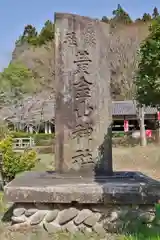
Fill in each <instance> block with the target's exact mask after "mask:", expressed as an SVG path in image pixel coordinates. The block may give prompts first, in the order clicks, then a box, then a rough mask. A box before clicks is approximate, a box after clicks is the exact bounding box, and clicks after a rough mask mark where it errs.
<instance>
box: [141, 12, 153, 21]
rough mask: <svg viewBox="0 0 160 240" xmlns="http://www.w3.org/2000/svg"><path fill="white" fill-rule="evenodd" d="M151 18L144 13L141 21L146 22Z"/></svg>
mask: <svg viewBox="0 0 160 240" xmlns="http://www.w3.org/2000/svg"><path fill="white" fill-rule="evenodd" d="M151 19H152V17H151V15H150V14H149V13H144V14H143V17H142V21H144V22H148V21H151Z"/></svg>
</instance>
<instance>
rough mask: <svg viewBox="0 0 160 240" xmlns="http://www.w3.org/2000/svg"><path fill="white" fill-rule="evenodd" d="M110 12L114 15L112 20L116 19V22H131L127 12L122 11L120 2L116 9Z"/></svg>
mask: <svg viewBox="0 0 160 240" xmlns="http://www.w3.org/2000/svg"><path fill="white" fill-rule="evenodd" d="M112 14H113V16H114V17H113V19H112V20H114V21H116V22H117V23H124V24H129V23H132V20H131V18H130V16H129V14H128V13H127V12H126V11H124V9H123V8H122V7H121V5H120V4H118V6H117V9H116V10H113V12H112Z"/></svg>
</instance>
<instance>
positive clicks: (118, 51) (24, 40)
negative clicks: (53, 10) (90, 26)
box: [12, 5, 159, 100]
mask: <svg viewBox="0 0 160 240" xmlns="http://www.w3.org/2000/svg"><path fill="white" fill-rule="evenodd" d="M158 15H159V13H158V9H157V8H156V7H155V8H154V10H153V14H152V16H151V15H150V14H148V13H144V15H143V17H142V18H138V19H137V20H135V21H132V19H131V18H130V16H129V14H128V13H126V12H125V11H124V9H123V8H122V7H121V6H120V5H118V7H117V9H116V10H113V17H112V18H111V19H108V18H107V17H106V16H103V17H102V19H101V21H103V22H106V24H110V32H111V42H110V60H111V91H112V98H113V99H116V100H123V99H131V98H132V96H133V93H134V83H133V82H134V74H135V70H136V68H137V50H138V49H139V46H140V43H141V42H142V41H143V40H144V39H145V38H146V37H147V35H148V27H149V26H150V23H151V21H152V19H154V18H156V17H157V16H158ZM53 56H54V23H53V22H51V21H49V20H47V21H46V22H45V24H44V27H43V28H42V30H41V31H40V32H39V33H38V32H37V30H36V28H35V27H34V26H32V25H27V26H26V27H25V28H24V32H23V34H22V35H21V36H20V37H19V39H18V40H17V42H16V46H15V49H14V51H13V58H12V62H16V61H18V62H21V63H22V64H24V65H25V66H26V67H27V68H29V69H30V70H31V71H32V73H33V76H34V79H35V82H37V84H38V86H39V84H40V88H39V87H38V91H39V90H40V89H43V90H44V88H45V89H48V90H49V91H54V58H53Z"/></svg>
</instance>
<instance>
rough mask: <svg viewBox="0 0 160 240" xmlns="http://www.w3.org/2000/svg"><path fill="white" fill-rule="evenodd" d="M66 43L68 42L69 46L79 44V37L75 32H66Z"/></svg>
mask: <svg viewBox="0 0 160 240" xmlns="http://www.w3.org/2000/svg"><path fill="white" fill-rule="evenodd" d="M64 43H66V44H68V46H70V47H72V46H77V37H76V33H75V32H68V33H66V36H65V40H64Z"/></svg>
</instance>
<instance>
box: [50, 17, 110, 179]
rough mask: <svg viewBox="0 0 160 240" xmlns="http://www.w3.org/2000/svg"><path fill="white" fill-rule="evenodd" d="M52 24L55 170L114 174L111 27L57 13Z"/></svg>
mask: <svg viewBox="0 0 160 240" xmlns="http://www.w3.org/2000/svg"><path fill="white" fill-rule="evenodd" d="M55 22H56V33H55V80H56V118H55V127H56V128H55V129H56V134H55V135H56V154H55V157H56V170H57V171H58V172H61V173H62V172H68V171H70V170H75V171H80V172H81V173H82V172H84V171H85V170H88V171H89V172H94V171H95V169H96V170H98V169H99V170H100V171H99V172H100V173H101V174H102V172H103V174H104V175H109V174H112V144H111V131H112V130H111V123H112V112H111V111H112V109H111V106H112V105H111V96H110V70H109V61H108V52H109V25H107V24H105V23H102V22H100V21H96V20H92V19H90V18H88V17H81V16H77V15H72V14H61V13H57V14H56V15H55ZM88 171H87V174H89V172H88Z"/></svg>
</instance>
